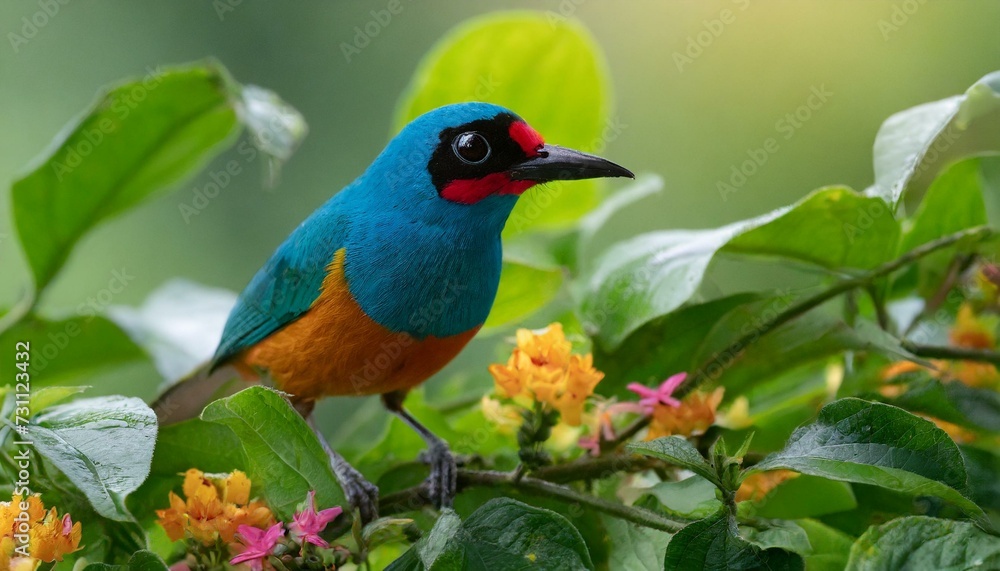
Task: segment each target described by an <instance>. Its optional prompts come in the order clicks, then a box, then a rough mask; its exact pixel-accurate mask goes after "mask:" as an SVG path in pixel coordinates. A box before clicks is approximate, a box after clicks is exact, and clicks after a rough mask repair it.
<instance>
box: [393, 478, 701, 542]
mask: <svg viewBox="0 0 1000 571" xmlns="http://www.w3.org/2000/svg"><path fill="white" fill-rule="evenodd" d="M477 486H489V487H497V486H503V487H508V488H513V489H515V490H520V491H523V492H526V493H530V494H534V495H537V496H542V497H547V498H555V499H558V500H562V501H565V502H567V503H570V504H575V505H584V506H588V507H590V508H593V509H595V510H597V511H599V512H603V513H606V514H608V515H611V516H614V517H617V518H619V519H623V520H625V521H630V522H632V523H635V524H638V525H642V526H645V527H649V528H652V529H658V530H660V531H665V532H667V533H676V532H677V531H679V530H680V529H681V528H682V527H684V526H685V525H686V524H687V523H688V522H686V521H685V522H678V521H673V520H671V519H668V518H666V517H665V516H663V515H661V514H658V513H656V512H653V511H650V510H647V509H644V508H637V507H633V506H626V505H625V504H621V503H618V502H612V501H608V500H605V499H602V498H598V497H597V496H593V495H590V494H587V493H584V492H580V491H577V490H574V489H573V488H569V487H567V486H562V485H559V484H556V483H554V482H549V481H547V480H542V479H539V478H535V477H524V478H521V479H520V480H518V481H515V480H514V474H513V473H512V472H495V471H486V470H459V471H458V489H459V490H463V489H468V488H472V487H477ZM428 504H430V500H429V498H427V497H426V495H425V492H424V488H423V487H422V486H414V487H412V488H407V489H405V490H403V491H400V492H396V493H393V494H389V495H386V496H383V497H382V499H381V501H380V502H379V514H380V515H391V514H395V513H400V512H406V511H411V510H415V509H418V508H420V507H422V506H424V505H428Z"/></svg>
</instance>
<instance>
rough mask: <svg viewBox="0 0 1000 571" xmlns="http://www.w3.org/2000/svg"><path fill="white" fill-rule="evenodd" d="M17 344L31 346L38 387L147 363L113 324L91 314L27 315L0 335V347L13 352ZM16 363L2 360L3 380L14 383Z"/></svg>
mask: <svg viewBox="0 0 1000 571" xmlns="http://www.w3.org/2000/svg"><path fill="white" fill-rule="evenodd" d="M82 307H85V308H87V306H86V305H83V306H82ZM88 309H89V308H88ZM18 342H26V343H28V344H29V345H30V350H31V358H30V363H31V367H30V369H29V372H30V373H31V376H32V379H31V380H32V383H33V384H35V385H38V386H40V385H42V384H44V385H54V384H61V383H70V382H74V381H75V382H81V381H82V380H83V379H82V378H81V377H83V376H85V375H93V373H94V372H95V371H96V370H98V369H104V368H107V367H113V366H116V365H125V364H129V363H140V362H145V361H147V358H146V355H145V354H143V352H142V349H140V348H139V347H137V346H136V344H135V343H133V342H132V341H131V340H130V339H129V338H128V336H126V335H125V334H124V333H122V331H121V330H120V329H119V328H118V327H117V326H116V325H115V324H114V323H112V322H110V321H108V320H107V319H105V318H103V317H98V316H96V315H95V314H94V313H89V314H81V315H79V316H75V317H68V318H65V319H48V318H43V317H38V316H30V317H28V318H26V319H23V320H21V321H19V322H18V323H16V324H15V325H14V326H13V327H11V328H10V329H7V330H6V331H4V332H3V333H0V346H3V347H10V348H11V349H13V348H14V346H15V344H16V343H18ZM15 364H16V363H15V361H14V359H4V361H3V365H2V367H0V373H2V374H3V375H4V378H6V379H12V380H13V379H14V374H15V373H18V372H20V371H19V370H15V368H14V365H15ZM86 382H92V380H90V379H87V380H86Z"/></svg>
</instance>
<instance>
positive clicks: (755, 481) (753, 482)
mask: <svg viewBox="0 0 1000 571" xmlns="http://www.w3.org/2000/svg"><path fill="white" fill-rule="evenodd" d="M798 475H799V474H798V472H792V471H791V470H771V471H768V472H754V473H753V474H750V475H749V476H747V477H746V479H745V480H743V483H742V484H740V489H738V490H736V501H738V502H744V501H747V500H751V501H754V502H759V501H760V500H762V499H764V496H766V495H768V494H769V493H771V490H773V489H775V488H776V487H778V484H780V483H782V482H784V481H785V480H789V479H791V478H795V477H796V476H798Z"/></svg>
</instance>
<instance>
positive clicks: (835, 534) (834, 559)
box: [795, 519, 854, 571]
mask: <svg viewBox="0 0 1000 571" xmlns="http://www.w3.org/2000/svg"><path fill="white" fill-rule="evenodd" d="M795 523H797V524H798V525H799V527H801V528H802V529H804V530H805V532H806V536H807V537H808V538H809V545H810V546H811V547H812V550H811V551H810V552H809V553H808V554H806V555H805V560H806V569H809V571H844V567H846V566H847V553H848V552H849V551H850V549H851V544H852V543H853V542H854V540H853V538H852V537H851V536H849V535H847V534H845V533H843V532H841V531H838V530H836V529H833V528H832V527H830V526H828V525H825V524H822V523H820V522H818V521H816V520H812V519H801V520H798V521H797V522H795Z"/></svg>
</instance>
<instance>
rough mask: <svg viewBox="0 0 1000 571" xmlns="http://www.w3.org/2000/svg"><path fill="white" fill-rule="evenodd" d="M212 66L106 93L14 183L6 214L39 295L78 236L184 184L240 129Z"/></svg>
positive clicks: (217, 71) (151, 76)
mask: <svg viewBox="0 0 1000 571" xmlns="http://www.w3.org/2000/svg"><path fill="white" fill-rule="evenodd" d="M227 81H228V80H227V79H226V77H225V76H224V71H222V70H221V69H220V68H218V67H203V66H194V67H181V68H172V69H169V70H166V71H162V72H155V73H150V74H149V75H147V76H146V77H145V78H142V79H136V80H132V81H127V82H124V83H122V84H120V85H117V86H114V87H111V88H108V89H107V90H106V91H105V92H103V93H101V94H100V95H99V96H98V98H97V101H96V102H95V103H94V104H93V105H92V106H91V107H90V108H88V109H87V110H86V111H84V113H83V114H82V115H81V117H80V118H79V119H77V120H76V121H74V123H73V124H71V125H70V126H69V127H68V128H66V129H65V130H64V131H63V132H62V133H60V135H59V136H58V139H57V141H56V143H55V144H54V149H53V150H51V151H48V152H46V153H45V155H44V158H43V159H42V160H41V161H39V165H38V166H37V167H36V168H35V169H33V170H32V171H31V172H30V173H29V174H27V175H26V176H24V177H22V178H20V179H19V180H17V181H15V182H14V186H13V194H12V198H11V201H12V209H13V211H14V220H15V222H16V225H17V229H18V234H19V236H20V238H21V244H22V246H23V248H24V252H25V255H26V256H27V258H28V262H29V263H30V265H31V269H32V272H33V273H34V276H35V287H36V289H37V290H42V289H44V288H45V286H46V285H48V283H49V281H50V280H51V279H52V278H53V277H54V276H55V275H56V273H57V272H58V271H59V269H60V268H61V267H62V265H63V263H64V262H65V261H66V258H67V257H68V256H69V254H70V252H71V251H72V249H73V246H74V245H75V244H76V242H77V240H79V239H80V237H81V236H83V235H84V234H86V233H87V231H89V230H90V229H91V228H93V227H94V226H96V225H97V224H98V223H100V222H101V221H102V220H104V219H106V218H109V217H111V216H114V215H115V214H118V213H120V212H122V211H123V210H125V209H127V208H129V207H131V206H134V205H135V204H137V203H139V202H140V201H142V200H143V199H145V198H147V197H148V196H150V195H152V194H153V193H155V192H156V191H157V190H159V189H161V188H163V187H165V186H167V185H169V184H172V183H176V182H178V181H180V180H182V179H183V178H184V177H185V176H187V175H189V174H190V173H192V172H194V171H195V170H196V169H197V168H198V167H200V166H201V165H203V164H204V163H205V162H206V161H207V160H208V159H209V158H211V157H212V156H213V155H214V154H215V153H217V152H218V151H219V150H221V144H222V143H224V142H225V141H227V140H230V139H231V138H232V137H233V136H234V135H235V134H236V131H237V121H236V113H235V111H234V110H233V108H232V106H231V105H230V101H229V92H228V89H229V88H228V86H227Z"/></svg>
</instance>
